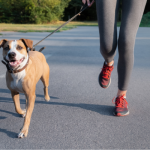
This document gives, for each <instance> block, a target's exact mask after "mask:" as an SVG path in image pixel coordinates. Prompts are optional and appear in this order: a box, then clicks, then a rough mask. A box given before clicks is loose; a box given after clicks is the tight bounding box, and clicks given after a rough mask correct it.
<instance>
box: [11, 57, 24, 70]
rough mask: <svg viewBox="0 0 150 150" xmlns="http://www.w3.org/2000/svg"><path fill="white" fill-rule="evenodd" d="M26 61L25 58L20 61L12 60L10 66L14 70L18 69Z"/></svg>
mask: <svg viewBox="0 0 150 150" xmlns="http://www.w3.org/2000/svg"><path fill="white" fill-rule="evenodd" d="M24 60H25V57H23V58H21V59H20V60H15V59H13V60H10V61H9V65H10V66H11V67H13V68H15V67H18V66H19V65H20V64H21V63H22V62H23V61H24Z"/></svg>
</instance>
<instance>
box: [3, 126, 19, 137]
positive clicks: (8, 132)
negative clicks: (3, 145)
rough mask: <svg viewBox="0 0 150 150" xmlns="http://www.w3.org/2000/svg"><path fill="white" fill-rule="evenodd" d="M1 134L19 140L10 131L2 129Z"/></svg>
mask: <svg viewBox="0 0 150 150" xmlns="http://www.w3.org/2000/svg"><path fill="white" fill-rule="evenodd" d="M0 132H3V133H5V134H7V136H9V137H11V138H17V134H16V133H15V132H11V131H8V130H6V129H1V128H0Z"/></svg>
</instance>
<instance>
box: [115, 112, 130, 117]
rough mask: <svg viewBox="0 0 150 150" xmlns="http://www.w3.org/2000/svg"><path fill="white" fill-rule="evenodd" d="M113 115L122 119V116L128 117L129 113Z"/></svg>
mask: <svg viewBox="0 0 150 150" xmlns="http://www.w3.org/2000/svg"><path fill="white" fill-rule="evenodd" d="M113 115H114V116H117V117H123V116H127V115H129V111H128V112H127V113H126V114H124V115H122V114H120V113H118V114H117V115H116V114H115V113H114V112H113Z"/></svg>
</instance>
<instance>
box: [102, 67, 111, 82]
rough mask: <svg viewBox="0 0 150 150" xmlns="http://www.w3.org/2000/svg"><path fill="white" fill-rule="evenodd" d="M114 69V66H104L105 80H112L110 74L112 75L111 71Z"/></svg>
mask: <svg viewBox="0 0 150 150" xmlns="http://www.w3.org/2000/svg"><path fill="white" fill-rule="evenodd" d="M113 69H114V66H107V65H104V67H103V68H102V74H103V76H102V77H103V78H105V79H109V78H110V74H111V71H112V70H113Z"/></svg>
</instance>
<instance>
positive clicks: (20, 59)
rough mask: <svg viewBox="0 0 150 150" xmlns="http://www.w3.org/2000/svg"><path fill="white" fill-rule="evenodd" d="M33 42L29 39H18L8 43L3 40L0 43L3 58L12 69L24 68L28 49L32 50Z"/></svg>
mask: <svg viewBox="0 0 150 150" xmlns="http://www.w3.org/2000/svg"><path fill="white" fill-rule="evenodd" d="M32 46H33V41H32V40H29V39H20V40H14V41H12V40H11V41H9V40H6V39H3V40H1V41H0V48H1V47H3V57H4V58H5V59H6V60H7V61H8V62H9V65H10V66H11V67H12V68H17V67H18V66H24V65H25V63H26V62H27V59H28V51H27V49H28V48H32Z"/></svg>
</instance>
